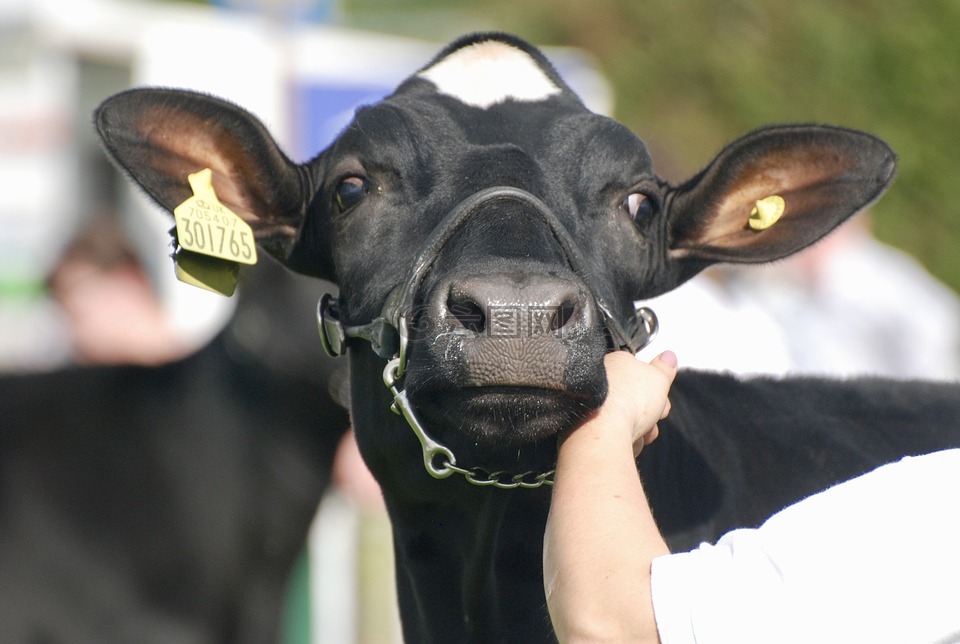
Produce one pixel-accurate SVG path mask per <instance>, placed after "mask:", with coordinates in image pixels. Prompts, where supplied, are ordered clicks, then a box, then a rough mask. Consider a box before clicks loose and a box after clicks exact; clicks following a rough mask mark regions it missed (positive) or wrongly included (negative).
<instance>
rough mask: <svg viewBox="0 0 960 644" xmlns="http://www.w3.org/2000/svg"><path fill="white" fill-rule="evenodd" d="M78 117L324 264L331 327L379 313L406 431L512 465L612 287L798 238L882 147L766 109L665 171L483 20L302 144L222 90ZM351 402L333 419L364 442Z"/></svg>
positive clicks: (829, 211)
mask: <svg viewBox="0 0 960 644" xmlns="http://www.w3.org/2000/svg"><path fill="white" fill-rule="evenodd" d="M96 125H97V128H98V131H99V133H100V135H101V137H102V138H103V140H104V142H105V144H106V147H107V149H108V150H109V152H110V153H111V155H112V156H113V157H114V159H115V160H116V161H117V162H118V163H119V164H120V165H121V166H122V167H123V168H125V169H126V171H127V172H129V174H130V175H131V176H132V177H133V178H134V179H135V180H136V181H137V182H138V183H139V184H140V185H141V186H142V187H143V189H144V190H145V191H146V192H147V193H148V194H149V195H150V196H151V197H152V198H154V199H155V200H156V201H157V202H159V203H160V204H161V205H162V206H164V207H165V208H167V209H169V210H172V209H173V208H174V207H176V206H177V205H178V204H180V203H181V202H183V201H184V200H186V199H187V198H188V197H190V194H191V193H190V186H189V183H188V181H187V176H188V175H189V174H191V173H195V172H197V171H199V170H201V169H204V168H210V169H211V170H212V172H213V186H214V188H215V190H216V192H217V194H218V195H219V197H220V200H221V201H222V202H223V203H224V204H226V205H227V206H228V207H229V208H230V209H232V210H233V211H234V212H236V213H238V214H239V215H240V216H242V217H243V218H244V219H245V220H246V221H247V222H248V223H249V224H250V225H251V226H252V227H253V229H254V231H255V234H256V237H257V240H258V242H259V244H260V245H261V247H262V248H264V249H266V250H267V251H269V252H270V253H271V254H272V255H273V256H275V257H276V258H278V259H279V260H280V261H281V262H282V263H284V264H285V265H287V266H288V267H290V268H292V269H294V270H296V271H299V272H302V273H305V274H309V275H314V276H317V277H321V278H325V279H329V280H331V281H334V282H336V283H337V284H338V285H339V288H340V295H339V300H338V301H337V306H336V307H335V311H334V310H333V309H332V307H331V310H330V311H328V314H329V315H330V316H331V317H333V316H334V314H335V317H336V319H337V320H338V321H339V323H340V324H342V325H343V327H345V328H347V329H349V330H353V332H352V333H350V334H349V335H354V336H361V337H363V336H371V335H374V333H375V332H382V331H383V330H384V329H385V328H386V329H387V330H388V331H389V330H390V328H391V327H395V328H398V329H399V331H398V334H397V335H398V336H399V338H400V340H399V342H398V343H396V344H394V343H393V342H384V343H382V346H381V347H380V348H381V353H383V354H384V355H383V356H382V357H384V358H390V357H392V356H393V354H394V353H401V354H402V355H401V356H400V357H401V359H402V361H403V364H402V366H401V367H400V368H399V369H398V368H395V369H394V372H393V373H394V375H395V376H397V375H400V376H402V378H403V382H402V384H403V387H404V388H405V391H404V396H405V401H404V402H408V403H409V405H408V409H412V410H413V413H414V414H415V416H416V418H417V419H419V423H420V424H421V426H422V427H424V428H426V429H427V430H428V431H429V433H430V437H428V438H427V439H426V440H427V441H428V442H430V441H432V440H436V441H439V442H441V443H443V444H444V445H446V446H448V447H450V448H451V449H452V450H454V452H455V453H456V454H457V457H458V458H459V459H460V461H461V462H463V463H464V464H468V463H470V462H473V463H479V462H483V464H484V465H487V466H488V467H491V468H501V467H512V468H513V469H515V470H516V469H517V468H520V471H523V470H525V469H537V468H541V469H542V468H544V467H546V468H549V467H550V465H551V464H550V462H549V459H550V458H552V453H553V450H552V443H551V441H550V440H549V439H550V438H551V437H552V436H553V435H555V434H556V433H557V432H558V431H559V430H562V429H563V428H566V427H569V426H570V425H571V424H573V423H575V422H576V420H577V419H578V418H581V417H583V416H584V415H586V414H588V413H590V412H591V411H592V410H594V409H595V408H596V407H597V406H598V405H600V404H601V402H602V401H603V399H604V396H605V393H606V385H605V382H606V381H605V374H604V371H603V365H602V358H603V355H604V353H605V352H607V351H609V350H611V349H616V348H620V347H623V346H627V347H630V346H631V343H632V338H633V339H636V338H637V337H642V334H640V335H639V336H638V335H636V334H634V333H633V331H634V330H636V329H637V328H638V327H639V328H642V325H639V324H638V321H637V319H636V314H635V310H634V301H635V300H639V299H644V298H648V297H652V296H655V295H657V294H660V293H663V292H665V291H668V290H670V289H672V288H674V287H676V286H677V285H679V284H680V283H682V282H683V281H685V280H687V279H688V278H690V277H691V276H693V275H695V274H696V273H697V272H699V271H700V270H702V269H703V268H704V267H706V266H708V265H710V264H712V263H715V262H720V261H727V262H742V263H755V262H766V261H770V260H775V259H777V258H781V257H784V256H786V255H789V254H791V253H793V252H795V251H798V250H800V249H802V248H804V247H806V246H807V245H809V244H811V243H813V242H815V241H816V240H818V239H819V238H821V237H822V236H824V235H825V234H827V233H828V232H829V231H830V230H832V229H833V228H834V227H836V226H837V225H838V224H840V223H841V222H842V221H844V220H845V219H846V218H847V217H849V216H850V215H852V214H853V213H855V212H856V211H858V210H860V209H861V208H863V207H864V206H865V205H866V204H868V203H869V202H870V201H872V200H873V199H875V198H876V197H877V196H879V194H880V193H881V192H882V190H883V189H884V188H885V187H886V185H887V184H888V182H889V181H890V179H891V177H892V175H893V172H894V166H895V161H894V155H893V153H892V152H891V151H890V149H889V148H888V147H887V146H886V145H885V144H883V143H882V142H881V141H879V140H878V139H876V138H874V137H872V136H869V135H867V134H863V133H860V132H855V131H851V130H846V129H840V128H834V127H824V126H814V125H803V126H779V127H770V128H766V129H762V130H758V131H756V132H753V133H751V134H748V135H747V136H745V137H743V138H741V139H739V140H738V141H736V142H734V143H733V144H731V145H730V146H728V147H727V148H726V149H724V150H723V151H722V152H721V153H720V154H719V155H718V156H717V157H716V158H715V159H714V160H713V161H712V162H711V163H710V164H709V165H708V166H707V167H706V168H705V169H704V170H703V171H702V172H700V173H699V174H697V175H696V176H695V177H693V178H692V179H690V180H689V181H687V182H685V183H683V184H681V185H672V184H670V183H668V182H667V181H664V180H663V179H661V178H659V177H658V176H657V175H656V174H655V173H654V171H653V168H652V165H651V159H650V155H649V154H648V152H647V149H646V147H645V146H644V144H643V142H642V141H641V140H640V139H639V138H637V137H636V136H635V135H633V134H632V133H631V132H629V131H628V130H627V129H626V128H625V127H624V126H622V125H620V124H619V123H617V122H615V121H613V120H611V119H609V118H605V117H603V116H600V115H597V114H594V113H591V112H590V111H589V110H588V109H587V108H586V107H585V106H584V105H583V103H582V102H581V101H580V99H579V98H578V97H577V96H576V95H575V94H574V93H573V91H571V89H570V88H569V87H568V86H567V85H566V84H565V83H564V82H563V81H562V80H561V79H560V77H559V76H558V75H557V73H556V72H555V71H554V69H553V68H552V67H551V66H550V64H549V63H548V62H547V61H546V59H545V58H544V57H543V56H542V55H541V54H540V53H539V52H538V51H537V50H535V49H534V48H532V47H531V46H529V45H527V44H526V43H523V42H521V41H519V40H517V39H514V38H511V37H508V36H503V35H499V34H487V35H479V36H473V37H469V38H465V39H462V40H460V41H458V42H456V43H454V44H452V45H450V46H449V47H448V48H447V49H445V50H444V51H443V52H442V53H441V54H440V55H439V56H438V57H437V58H436V59H434V60H433V61H432V62H430V63H429V64H428V65H427V66H426V67H425V68H423V69H422V70H420V71H419V72H418V73H416V74H415V75H413V76H411V77H410V78H409V79H407V80H406V81H405V82H404V83H403V84H401V85H400V86H399V87H398V88H397V90H396V91H395V92H394V93H393V94H392V95H390V96H389V97H387V98H386V99H384V100H383V101H381V102H380V103H377V104H375V105H371V106H367V107H363V108H361V109H359V110H358V111H357V112H356V115H355V118H354V120H353V122H352V123H351V124H350V125H349V126H348V127H347V128H346V129H345V130H344V132H343V133H342V134H341V135H340V136H339V138H338V139H337V140H336V141H335V142H334V143H333V144H332V145H331V146H330V147H329V148H328V149H326V150H324V151H323V152H322V153H320V154H319V155H318V156H317V157H316V158H314V159H313V160H311V161H309V162H308V163H304V164H296V163H293V162H291V161H290V160H289V159H288V158H287V157H286V156H285V155H284V153H283V152H282V151H281V150H280V148H279V147H278V145H277V144H276V143H275V142H274V140H273V139H272V138H271V136H270V134H269V133H268V132H267V130H266V129H265V128H264V126H263V125H261V124H260V123H259V122H258V121H257V120H256V119H255V118H254V117H252V116H251V115H250V114H248V113H247V112H245V111H244V110H242V109H240V108H239V107H236V106H234V105H232V104H229V103H227V102H224V101H222V100H219V99H216V98H213V97H210V96H206V95H202V94H197V93H192V92H186V91H175V90H168V89H138V90H132V91H129V92H126V93H122V94H119V95H117V96H114V97H112V98H111V99H109V100H107V101H106V102H105V103H104V104H103V105H102V106H101V107H100V109H99V110H98V112H97V115H96ZM758 202H759V203H758ZM768 210H772V211H773V212H772V213H768V212H767V211H768ZM752 212H753V213H754V214H753V219H754V220H756V221H754V222H753V223H751V213H752ZM765 215H769V216H766V217H765ZM774 221H775V223H771V222H774ZM757 222H759V223H757ZM376 320H380V321H381V322H384V324H381V325H376V324H374V325H372V326H371V324H370V323H371V322H372V321H376ZM348 343H349V345H350V346H351V352H352V354H354V355H355V356H356V355H357V354H358V353H364V356H363V358H362V365H361V366H360V368H358V367H357V365H360V362H355V368H354V371H355V372H358V371H359V372H362V373H354V376H353V377H354V378H355V379H356V378H360V377H362V378H367V379H371V378H374V379H379V377H380V374H379V373H370V371H371V368H370V365H371V364H375V366H377V367H378V368H382V366H383V361H380V362H376V363H373V362H372V358H370V356H372V354H371V353H370V349H369V345H368V344H366V343H365V342H363V341H361V340H358V339H350V340H348ZM384 347H387V348H386V349H384ZM632 348H636V347H632ZM401 370H402V373H397V372H398V371H401ZM368 404H369V403H368V402H367V401H361V400H354V402H353V406H354V408H355V412H356V411H357V407H359V406H362V405H368ZM368 417H369V416H362V415H357V416H356V417H355V422H357V431H358V434H360V435H361V436H360V437H361V444H362V445H366V447H365V456H366V457H367V458H368V460H370V461H376V460H377V458H376V455H375V454H373V452H374V451H375V450H376V447H375V442H376V439H374V438H370V436H371V435H372V434H373V433H374V432H376V431H378V428H377V427H365V426H362V425H363V424H364V422H365V421H364V420H363V419H364V418H368ZM364 435H367V437H368V438H367V439H366V440H363V439H364ZM431 444H432V443H431ZM538 445H539V446H543V445H550V446H551V449H539V448H537V446H538ZM518 454H520V455H521V456H519V457H518V456H517V455H518ZM518 458H519V459H520V461H524V460H525V459H526V460H527V462H520V463H518V462H517V460H518ZM538 460H540V461H542V462H536V461H538ZM506 461H511V462H510V463H506ZM428 466H429V463H428ZM373 469H374V470H375V474H377V475H378V477H379V478H380V479H381V482H382V483H384V484H385V487H389V486H391V485H393V482H391V481H390V480H387V479H389V478H390V475H389V474H388V473H387V469H386V467H385V466H381V467H374V468H373ZM428 469H429V467H428Z"/></svg>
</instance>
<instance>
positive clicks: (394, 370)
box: [383, 357, 555, 490]
mask: <svg viewBox="0 0 960 644" xmlns="http://www.w3.org/2000/svg"><path fill="white" fill-rule="evenodd" d="M401 377H402V371H401V368H400V358H399V357H397V358H394V359H393V360H391V361H390V362H388V363H387V366H386V368H385V369H384V370H383V383H384V384H385V385H386V386H387V387H388V388H389V389H390V393H392V394H393V404H392V405H391V406H390V410H391V411H393V412H394V413H395V414H399V415H401V416H403V417H404V418H405V419H406V421H407V424H408V425H410V428H411V429H412V430H413V433H414V435H415V436H416V437H417V440H419V441H420V449H421V451H422V452H423V466H424V467H425V468H426V470H427V473H428V474H430V476H432V477H433V478H435V479H445V478H447V477H448V476H450V475H451V474H453V473H457V474H460V475H462V476H463V477H464V478H466V479H467V482H468V483H470V484H472V485H478V486H481V487H495V488H498V489H501V490H513V489H516V488H518V487H522V488H526V489H535V488H538V487H542V486H544V485H553V474H554V472H555V470H550V471H549V472H541V473H538V472H523V473H522V474H511V473H509V472H504V471H502V470H499V471H495V472H491V471H489V470H487V469H484V468H482V467H471V468H469V469H466V468H463V467H459V466H458V465H457V457H456V456H454V455H453V452H452V451H450V448H448V447H446V446H445V445H442V444H440V443H438V442H437V441H435V440H434V439H433V438H431V437H430V435H429V434H427V432H426V430H425V429H424V428H423V425H421V424H420V421H419V420H418V419H417V416H416V414H415V413H414V411H413V407H412V406H411V405H410V401H409V400H407V393H406V392H405V391H403V390H401V389H400V387H399V386H398V385H397V382H398V381H399V380H400V378H401Z"/></svg>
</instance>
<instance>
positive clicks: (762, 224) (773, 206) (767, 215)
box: [747, 195, 787, 230]
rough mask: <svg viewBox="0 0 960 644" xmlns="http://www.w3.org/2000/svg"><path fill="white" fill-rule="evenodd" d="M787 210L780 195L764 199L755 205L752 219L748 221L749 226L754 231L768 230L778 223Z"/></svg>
mask: <svg viewBox="0 0 960 644" xmlns="http://www.w3.org/2000/svg"><path fill="white" fill-rule="evenodd" d="M786 208H787V203H786V202H785V201H784V200H783V197H781V196H780V195H770V196H769V197H764V198H763V199H760V200H758V201H757V202H756V203H755V204H754V206H753V210H751V211H750V219H748V220H747V225H749V226H750V228H751V229H752V230H766V229H767V228H769V227H770V226H772V225H774V224H775V223H777V221H778V220H779V219H780V217H781V216H782V215H783V211H784V210H786Z"/></svg>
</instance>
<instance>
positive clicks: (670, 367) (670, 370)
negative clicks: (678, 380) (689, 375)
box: [650, 351, 678, 382]
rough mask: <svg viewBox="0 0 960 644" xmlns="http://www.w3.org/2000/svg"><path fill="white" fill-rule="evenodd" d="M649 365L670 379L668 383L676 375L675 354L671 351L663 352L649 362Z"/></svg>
mask: <svg viewBox="0 0 960 644" xmlns="http://www.w3.org/2000/svg"><path fill="white" fill-rule="evenodd" d="M650 364H651V366H653V367H656V368H657V369H658V370H659V371H660V372H661V373H663V374H664V375H666V376H667V377H668V378H669V379H670V382H673V379H674V378H675V377H676V375H677V364H678V362H677V354H675V353H674V352H673V351H664V352H663V353H661V354H660V355H658V356H657V357H656V358H654V359H653V360H651V361H650Z"/></svg>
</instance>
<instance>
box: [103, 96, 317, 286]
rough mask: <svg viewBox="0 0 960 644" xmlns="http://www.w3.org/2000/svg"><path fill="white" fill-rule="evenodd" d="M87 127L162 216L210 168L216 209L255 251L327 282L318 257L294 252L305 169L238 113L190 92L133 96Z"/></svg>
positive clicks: (308, 184) (303, 209) (307, 194)
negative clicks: (220, 207) (247, 231)
mask: <svg viewBox="0 0 960 644" xmlns="http://www.w3.org/2000/svg"><path fill="white" fill-rule="evenodd" d="M94 120H95V124H96V128H97V133H98V134H99V135H100V138H101V139H103V142H104V145H105V146H106V148H107V150H108V152H109V153H110V155H111V156H112V157H113V159H114V160H115V161H116V162H117V163H118V164H119V165H120V166H121V167H122V168H123V169H124V170H126V172H127V173H128V174H129V175H130V176H131V177H132V178H133V180H134V181H136V182H137V183H138V184H139V185H140V186H141V187H142V188H143V189H144V190H145V191H146V193H147V194H148V195H150V197H152V198H153V199H154V200H155V201H156V202H157V203H159V204H160V205H161V206H162V207H164V208H165V209H167V210H168V211H170V212H172V211H173V209H174V208H176V207H177V206H178V205H180V204H181V203H182V202H184V201H185V200H187V199H188V198H190V197H191V196H192V194H193V193H192V191H191V189H190V184H189V182H188V180H187V176H188V175H190V174H193V173H195V172H198V171H200V170H203V169H204V168H210V169H211V170H212V173H213V188H214V190H215V192H216V193H217V196H218V198H219V199H220V201H221V203H223V204H224V205H225V206H227V207H228V208H229V209H230V210H232V211H233V212H235V213H236V214H237V215H239V216H240V217H242V218H243V219H244V220H245V221H246V222H247V223H248V224H250V226H251V228H253V231H254V236H255V237H256V239H257V243H258V244H259V245H260V246H261V247H262V248H264V249H265V250H266V251H267V252H269V253H270V254H271V255H273V256H274V257H276V258H277V259H278V260H280V262H281V263H283V264H284V265H286V266H288V267H290V268H292V269H293V270H296V271H299V272H302V273H305V274H308V275H314V276H316V277H324V278H327V279H330V278H331V277H332V276H331V275H329V274H328V273H329V271H327V270H324V269H323V268H322V267H324V266H328V265H329V262H328V261H327V260H326V258H322V257H316V256H314V257H309V259H307V257H308V255H310V254H309V253H304V252H297V251H298V242H299V240H300V238H301V237H303V232H302V231H303V228H304V225H305V222H306V219H307V208H308V206H309V204H310V201H311V200H312V199H313V196H314V183H313V180H312V178H311V174H310V172H309V169H308V168H307V167H306V166H303V165H298V164H295V163H293V162H292V161H290V159H289V158H287V156H286V155H285V154H284V153H283V151H281V149H280V147H279V146H278V145H277V143H276V142H275V141H274V139H273V137H272V136H271V135H270V133H269V132H268V131H267V129H266V127H264V126H263V124H262V123H260V121H259V120H257V118H256V117H254V116H253V115H252V114H250V113H249V112H247V111H246V110H244V109H242V108H240V107H238V106H236V105H234V104H232V103H229V102H227V101H224V100H221V99H218V98H215V97H213V96H208V95H205V94H200V93H197V92H191V91H185V90H172V89H134V90H129V91H126V92H122V93H120V94H117V95H115V96H112V97H111V98H109V99H107V100H106V101H104V102H103V103H102V104H101V105H100V107H99V108H97V110H96V112H95V116H94Z"/></svg>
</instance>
